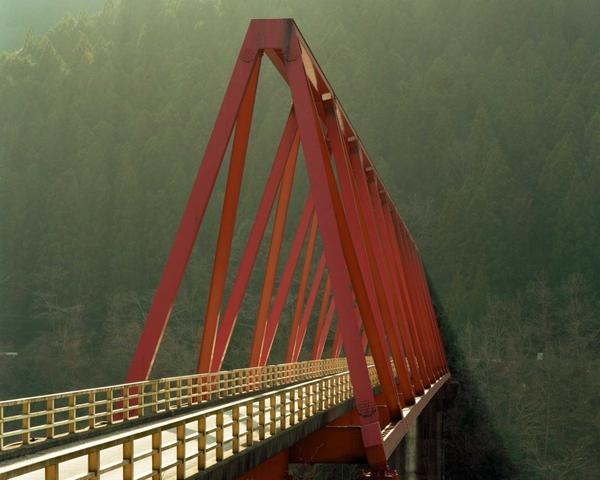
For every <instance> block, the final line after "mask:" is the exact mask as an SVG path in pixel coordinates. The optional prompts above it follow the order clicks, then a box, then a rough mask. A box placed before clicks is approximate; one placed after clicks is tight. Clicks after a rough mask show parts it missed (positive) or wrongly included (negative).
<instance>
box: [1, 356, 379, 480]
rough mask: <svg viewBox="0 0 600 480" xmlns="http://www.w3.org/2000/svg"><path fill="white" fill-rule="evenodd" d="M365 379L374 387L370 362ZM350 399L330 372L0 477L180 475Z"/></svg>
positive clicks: (58, 452) (345, 385)
mask: <svg viewBox="0 0 600 480" xmlns="http://www.w3.org/2000/svg"><path fill="white" fill-rule="evenodd" d="M369 376H370V379H371V383H372V385H373V386H376V385H378V383H379V382H378V379H377V372H376V370H375V367H374V366H372V365H371V366H370V367H369ZM352 397H353V390H352V384H351V381H350V375H349V373H348V372H347V371H344V372H341V373H334V374H330V375H327V376H324V377H320V378H316V379H312V380H308V381H306V382H302V383H298V384H294V385H289V386H284V387H282V388H280V389H278V390H276V391H268V392H263V393H259V394H257V395H253V396H251V397H246V398H239V399H232V400H231V402H228V403H226V404H219V405H216V406H212V407H210V406H207V408H205V409H201V410H195V411H192V412H188V413H185V412H182V413H181V415H178V416H176V417H170V418H167V419H163V420H156V421H154V422H151V423H149V424H144V425H141V426H139V427H132V428H128V429H125V430H122V431H119V432H116V433H112V434H108V435H107V436H106V437H104V436H102V437H100V439H89V440H83V441H81V442H78V443H76V444H74V445H70V446H69V447H66V448H62V449H61V448H55V449H50V450H48V451H45V452H44V453H43V454H41V455H39V456H38V457H37V458H31V457H30V458H19V459H16V460H13V461H8V462H4V464H2V465H0V480H9V479H11V478H14V477H17V476H20V475H24V474H29V473H31V474H32V475H31V477H30V476H29V475H28V477H27V478H39V479H42V478H44V479H45V480H57V479H58V478H59V476H60V477H61V478H69V480H84V479H97V478H98V477H99V476H100V475H106V474H109V473H111V474H112V475H113V476H118V478H122V479H123V480H133V479H134V478H135V479H136V480H146V479H150V478H152V479H153V480H160V479H166V478H177V479H178V480H181V479H184V478H186V477H188V476H191V475H193V474H195V473H197V472H198V471H202V470H205V469H207V468H209V467H211V466H213V465H215V464H216V463H218V462H220V461H222V460H225V459H226V458H228V457H230V456H232V455H235V454H237V453H239V452H241V451H243V450H245V449H246V448H248V447H251V446H252V445H254V444H256V443H257V442H260V441H262V440H265V439H267V438H269V437H272V436H274V435H276V434H277V433H278V432H281V431H283V430H286V429H289V428H291V427H293V426H294V425H296V424H297V423H299V422H302V421H303V420H305V419H308V418H310V417H311V416H312V415H314V414H315V413H317V412H320V411H324V410H327V409H329V408H331V407H334V406H335V405H338V404H340V403H342V402H344V401H346V400H348V399H350V398H352ZM119 473H120V475H119Z"/></svg>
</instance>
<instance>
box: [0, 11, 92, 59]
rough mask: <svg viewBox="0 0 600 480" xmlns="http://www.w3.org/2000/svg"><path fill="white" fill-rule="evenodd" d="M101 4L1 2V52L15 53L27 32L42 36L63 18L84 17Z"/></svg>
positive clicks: (21, 44)
mask: <svg viewBox="0 0 600 480" xmlns="http://www.w3.org/2000/svg"><path fill="white" fill-rule="evenodd" d="M103 4H104V0H2V1H0V50H7V51H13V50H18V49H19V48H21V47H22V46H23V38H24V37H25V34H26V33H27V32H28V31H32V32H34V33H36V34H38V35H40V34H44V33H46V32H47V31H48V30H50V29H51V28H52V27H54V26H55V25H56V23H57V22H58V21H59V20H60V19H61V18H62V17H64V16H65V15H66V14H72V15H80V14H84V15H85V14H86V13H91V12H94V11H95V10H97V9H98V8H100V7H101V6H102V5H103Z"/></svg>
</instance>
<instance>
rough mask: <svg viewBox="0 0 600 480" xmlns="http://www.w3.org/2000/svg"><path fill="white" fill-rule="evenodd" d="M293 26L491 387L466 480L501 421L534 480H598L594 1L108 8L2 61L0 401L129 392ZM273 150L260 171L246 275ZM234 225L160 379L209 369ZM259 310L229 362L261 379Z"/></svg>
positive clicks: (262, 109)
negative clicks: (203, 360) (253, 343)
mask: <svg viewBox="0 0 600 480" xmlns="http://www.w3.org/2000/svg"><path fill="white" fill-rule="evenodd" d="M9 3H10V2H9ZM17 3H18V2H17ZM40 15H43V12H42V11H40ZM280 16H281V17H288V16H291V17H294V18H295V19H296V21H297V22H298V24H299V26H300V28H301V29H302V31H303V33H304V35H305V37H306V38H307V40H308V41H309V43H310V45H311V48H312V49H313V51H314V53H315V55H316V57H317V59H318V60H319V61H320V63H321V65H322V67H323V69H324V71H325V72H326V74H327V76H328V79H329V80H330V82H331V83H332V85H333V86H334V88H335V90H336V92H337V94H338V95H339V97H340V99H341V101H342V103H343V104H344V106H345V109H346V110H347V111H348V113H349V116H350V118H351V119H352V122H353V124H354V125H355V126H356V128H357V130H358V132H360V135H361V138H362V140H363V142H364V143H365V144H366V146H367V148H368V150H369V152H370V154H371V156H372V157H373V159H374V161H375V163H376V165H377V167H378V170H379V171H380V174H381V176H382V177H383V178H384V180H385V181H386V184H387V187H388V189H389V190H390V191H391V192H392V193H393V196H394V198H395V200H396V203H397V205H398V206H399V210H400V211H401V212H402V213H403V215H404V216H405V219H406V221H407V223H408V224H409V227H410V228H411V230H412V232H413V235H414V236H415V238H416V240H417V243H418V244H419V246H420V249H421V252H422V254H423V257H424V259H425V261H426V264H427V266H428V269H429V271H430V274H431V277H432V279H433V282H434V284H435V285H436V287H437V290H438V291H439V293H440V297H441V299H442V301H443V303H444V305H445V308H446V311H447V314H448V318H447V321H448V322H449V323H450V324H451V325H452V328H453V331H454V333H455V340H454V347H453V348H457V349H458V350H460V351H461V354H462V360H461V362H460V363H459V364H457V366H456V369H457V372H456V374H455V376H456V377H458V378H459V380H460V378H461V373H462V372H467V371H468V372H469V376H470V378H471V379H473V381H474V383H475V384H476V385H477V388H478V394H477V395H476V396H475V395H469V394H468V393H469V389H463V393H462V394H459V398H458V399H457V401H458V402H464V403H461V404H460V405H462V406H463V407H464V406H465V405H467V407H469V403H472V405H470V407H472V410H469V408H466V409H465V412H467V413H466V414H465V415H464V416H462V417H458V420H457V422H459V424H458V425H455V433H456V434H455V435H454V436H453V437H452V442H453V445H452V448H455V449H459V450H460V449H462V451H463V453H464V452H466V455H470V457H471V458H472V459H474V460H473V465H469V466H465V470H461V471H459V470H456V469H455V470H454V471H455V472H456V474H455V476H454V477H453V478H468V477H469V476H470V477H472V478H482V477H481V476H480V477H477V475H478V474H477V472H480V473H479V475H482V474H481V472H483V471H485V469H483V467H481V465H484V464H485V463H486V459H487V458H488V457H486V454H485V451H486V450H485V443H486V441H487V440H486V438H484V437H477V438H475V437H474V434H473V433H472V432H473V430H472V429H471V428H470V422H474V421H475V420H474V419H473V418H474V417H469V412H474V411H477V409H478V408H479V407H478V405H479V404H481V405H484V406H485V409H487V411H488V412H489V422H490V428H492V429H493V430H494V431H495V433H496V434H497V436H498V438H499V439H500V441H501V442H502V444H503V445H504V447H505V448H506V450H507V454H508V455H509V456H510V458H511V461H512V462H513V463H514V464H515V465H516V467H517V470H518V472H520V473H519V474H517V473H515V476H516V475H520V476H519V478H593V477H594V474H595V473H596V472H597V471H598V470H599V469H600V465H598V460H597V459H598V458H600V455H599V453H600V452H598V444H599V442H598V440H599V429H600V424H599V420H598V418H599V417H598V397H599V388H598V387H599V380H598V375H597V373H596V372H597V371H598V369H599V368H600V365H599V361H598V350H599V348H598V327H599V316H600V308H599V303H598V298H597V295H596V293H595V292H597V291H598V288H599V287H600V208H599V207H598V205H600V189H599V188H598V185H599V184H600V33H599V32H600V2H597V1H595V0H571V1H569V2H564V1H561V0H504V1H499V0H495V1H494V0H489V1H483V0H400V1H398V0H385V1H380V2H361V1H358V0H334V1H330V2H322V1H319V0H308V1H305V2H295V1H292V0H281V1H275V0H263V1H254V2H237V1H222V2H210V1H206V2H203V1H199V0H156V1H146V0H123V1H120V2H117V1H114V2H113V1H110V0H109V1H107V2H106V3H105V4H104V6H103V7H102V9H101V10H100V11H99V12H98V13H96V14H79V15H69V16H67V17H65V18H64V19H63V20H62V21H60V23H59V24H58V25H56V26H55V27H54V28H53V29H52V30H50V31H49V32H48V33H47V34H46V35H43V36H35V35H33V34H28V35H27V37H26V38H25V39H24V42H23V45H22V48H20V49H19V50H17V51H15V52H12V53H4V54H0V105H1V108H0V242H1V243H0V245H1V248H0V302H1V304H2V312H0V351H3V350H16V351H18V352H19V356H18V357H16V358H13V357H0V398H8V397H15V396H22V395H29V394H35V393H42V392H46V391H49V390H61V389H68V388H76V387H83V386H88V385H92V384H102V383H109V382H113V383H114V382H119V381H121V380H122V379H123V377H124V372H125V371H126V368H127V366H128V362H129V359H130V356H131V354H132V351H133V347H134V345H135V342H136V341H137V336H138V334H139V331H140V328H141V324H142V322H143V319H144V317H145V314H146V311H147V309H148V305H149V301H150V299H151V296H152V293H153V289H154V287H155V285H156V282H157V280H158V276H159V275H160V272H161V269H162V264H163V262H164V259H165V256H166V254H167V252H168V248H169V246H170V242H171V240H172V238H173V234H174V230H175V228H176V226H177V222H178V220H179V217H180V214H181V211H182V208H183V205H184V202H185V200H186V197H187V194H188V192H189V188H190V186H191V179H192V178H193V177H194V175H195V172H196V169H197V167H198V163H199V159H200V157H201V154H202V152H203V149H204V146H205V143H206V140H207V137H208V135H209V133H210V130H211V128H212V124H213V121H214V119H215V115H216V111H217V109H218V106H219V102H220V99H221V97H222V95H223V92H224V89H225V85H226V82H227V80H228V78H229V74H230V72H231V68H232V65H233V61H234V58H235V55H236V54H237V51H238V49H239V45H240V43H241V40H242V38H243V35H244V33H245V29H246V26H247V23H248V20H249V18H256V17H280ZM261 75H262V77H261V85H260V89H259V92H261V93H259V97H258V99H257V108H256V120H255V124H254V127H253V132H252V136H253V138H256V139H260V138H263V139H264V138H273V137H274V136H276V135H279V133H280V132H281V129H282V126H283V122H284V119H285V115H286V111H287V107H288V104H289V98H288V94H287V92H286V90H285V88H284V85H283V83H282V82H281V81H280V79H278V78H277V76H276V74H275V72H274V71H273V69H270V70H269V69H266V71H265V72H264V74H261ZM271 143H273V142H266V141H263V142H261V141H258V142H254V143H253V145H252V147H251V149H250V152H249V162H248V167H247V175H248V183H247V184H245V186H244V190H243V192H242V202H241V209H240V212H239V216H240V218H241V219H243V221H242V222H241V226H240V227H239V229H238V230H237V231H236V238H235V242H234V245H235V252H234V256H237V257H236V258H237V259H238V260H239V255H240V247H241V246H242V245H243V243H244V239H245V236H246V234H247V232H248V229H249V228H250V224H251V219H252V217H253V212H254V209H255V207H256V204H257V202H258V199H257V198H256V192H257V191H258V190H259V189H258V188H256V186H257V185H259V186H260V185H262V184H263V182H264V179H265V176H266V172H267V169H268V168H269V164H270V161H271V160H270V159H271V158H272V157H273V153H274V150H275V147H276V145H271ZM296 188H297V190H298V192H300V191H302V189H305V188H306V185H305V182H302V179H301V180H300V181H299V182H298V184H297V187H296ZM216 192H217V195H222V193H223V183H222V179H220V180H219V183H218V185H217V187H216ZM298 197H299V195H298ZM299 207H300V205H298V204H297V202H295V203H294V204H293V206H292V208H295V209H298V208H299ZM218 215H219V209H218V208H217V206H216V205H211V208H209V211H208V214H207V221H206V225H205V226H204V227H203V230H202V231H201V239H200V244H199V245H198V247H197V249H196V252H195V254H194V255H193V257H192V262H191V265H190V268H189V272H188V274H187V276H186V280H185V283H184V286H183V288H182V291H181V294H180V295H179V300H178V303H177V306H176V308H175V310H174V312H173V316H172V320H171V323H170V326H169V329H168V331H167V335H166V338H165V342H164V347H163V349H162V350H161V353H160V354H159V358H158V360H157V366H156V368H155V375H167V374H168V375H173V374H183V373H189V372H190V371H191V370H192V368H193V366H194V362H195V355H196V351H197V346H198V340H199V332H200V326H201V322H202V315H203V312H204V302H205V298H206V294H207V288H208V281H209V276H210V268H211V261H210V255H206V254H203V252H212V249H213V246H214V238H213V237H214V235H210V232H214V231H216V229H217V226H218V224H217V222H218ZM203 233H204V235H203ZM263 256H264V255H263ZM261 268H262V264H261V263H260V262H259V265H258V273H257V275H255V276H254V277H253V280H252V281H253V282H258V281H260V278H259V277H260V271H261ZM255 277H256V278H255ZM259 294H260V293H259V292H254V291H253V292H252V294H251V295H249V296H248V297H247V298H246V302H245V304H244V310H243V311H242V314H241V319H240V325H239V327H238V328H239V329H240V330H239V331H238V333H239V334H238V335H236V341H235V344H234V345H232V347H233V354H232V355H230V357H229V358H228V359H227V362H228V363H227V364H228V365H235V364H236V362H243V361H245V359H246V358H247V349H248V346H247V345H246V343H247V342H244V339H247V337H248V335H249V334H250V330H251V328H252V324H253V321H254V318H253V317H252V312H254V311H255V309H256V305H257V303H258V297H259ZM286 328H288V327H287V326H286V327H284V328H283V329H282V332H281V335H283V336H285V334H286ZM275 353H276V356H277V355H278V354H279V353H280V352H275ZM49 359H51V361H50V360H49ZM465 375H466V373H465ZM476 403H477V405H475V404H476ZM461 422H462V423H461ZM469 432H471V433H469ZM461 434H462V435H463V436H462V437H461ZM490 442H491V441H490ZM490 445H492V443H490ZM478 462H480V463H481V465H477V463H478ZM480 467H481V468H480ZM488 467H489V462H488ZM478 468H479V470H478ZM486 475H488V476H490V478H491V477H493V472H492V473H490V472H488V473H486Z"/></svg>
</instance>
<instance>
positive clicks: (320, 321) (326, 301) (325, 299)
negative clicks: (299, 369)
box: [311, 276, 331, 360]
mask: <svg viewBox="0 0 600 480" xmlns="http://www.w3.org/2000/svg"><path fill="white" fill-rule="evenodd" d="M330 304H331V280H330V279H329V276H327V280H326V281H325V288H324V289H323V294H322V295H321V307H320V308H319V315H318V317H317V328H316V331H315V337H314V339H313V348H312V351H311V360H315V357H316V352H317V349H318V347H317V346H318V343H319V340H320V338H321V337H322V336H323V331H324V329H325V320H326V318H327V313H328V308H329V305H330ZM327 328H329V327H327ZM325 336H327V332H325Z"/></svg>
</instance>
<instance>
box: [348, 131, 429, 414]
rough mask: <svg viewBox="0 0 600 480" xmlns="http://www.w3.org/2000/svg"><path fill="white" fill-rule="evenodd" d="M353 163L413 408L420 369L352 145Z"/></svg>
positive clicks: (373, 257) (396, 354) (395, 351)
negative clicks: (394, 296) (394, 291)
mask: <svg viewBox="0 0 600 480" xmlns="http://www.w3.org/2000/svg"><path fill="white" fill-rule="evenodd" d="M353 143H354V142H353ZM350 161H351V166H352V171H353V176H354V179H355V181H356V186H357V191H358V193H359V196H360V206H361V214H362V216H363V218H364V221H365V224H366V232H367V235H369V237H370V239H371V242H372V243H371V250H370V255H371V262H372V263H373V268H374V269H375V270H376V271H377V272H378V275H380V280H379V285H378V287H379V293H378V296H379V298H380V304H381V305H382V313H383V318H384V321H385V322H386V325H387V329H388V331H389V334H390V336H391V337H392V338H393V345H392V354H393V357H394V364H395V365H396V372H397V374H398V377H399V379H400V382H401V388H402V392H403V395H404V399H405V402H406V403H407V404H408V405H410V404H412V403H414V396H415V392H416V393H417V394H421V393H422V392H423V391H424V390H423V385H422V382H421V380H420V377H419V376H418V375H415V372H416V371H417V366H416V365H415V361H414V353H413V350H412V344H411V343H410V339H409V338H408V334H407V332H406V330H405V325H403V323H402V320H401V317H402V313H401V312H397V311H396V308H397V304H395V303H394V298H393V292H392V291H391V290H390V285H389V284H390V281H389V279H388V278H387V277H386V273H388V272H387V271H386V266H387V263H388V262H389V259H388V258H387V254H388V252H386V251H385V250H384V249H383V248H382V246H381V244H380V239H379V237H378V235H377V225H376V223H375V216H374V212H373V205H372V203H371V198H370V193H369V186H368V185H367V179H366V174H365V171H364V167H363V165H362V161H361V158H360V156H359V152H358V148H357V146H356V145H352V149H351V154H350ZM398 317H400V318H398ZM406 359H408V363H409V366H410V369H411V376H412V377H413V382H412V384H411V382H410V380H409V378H408V371H407V366H406Z"/></svg>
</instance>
